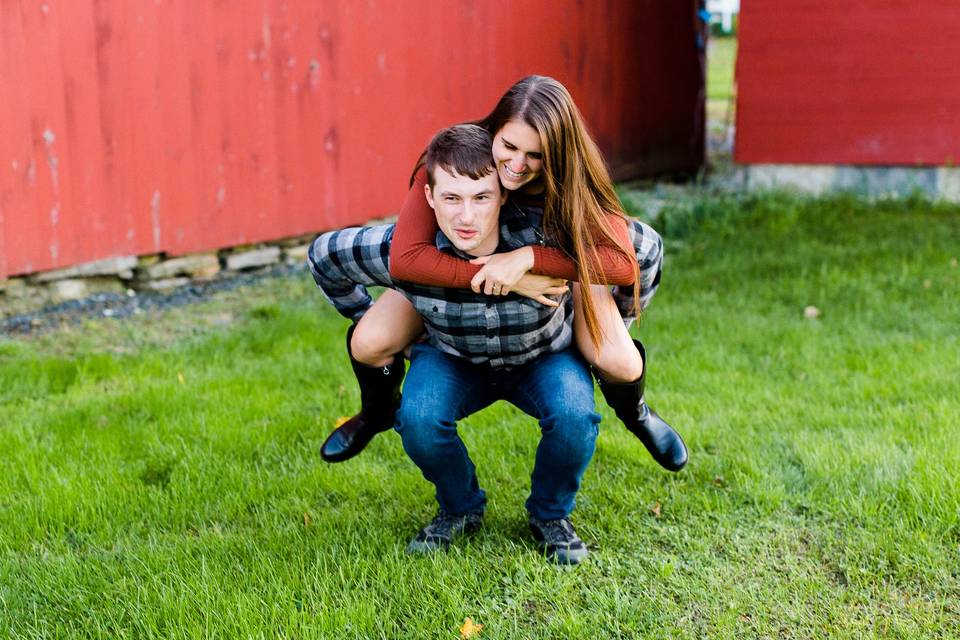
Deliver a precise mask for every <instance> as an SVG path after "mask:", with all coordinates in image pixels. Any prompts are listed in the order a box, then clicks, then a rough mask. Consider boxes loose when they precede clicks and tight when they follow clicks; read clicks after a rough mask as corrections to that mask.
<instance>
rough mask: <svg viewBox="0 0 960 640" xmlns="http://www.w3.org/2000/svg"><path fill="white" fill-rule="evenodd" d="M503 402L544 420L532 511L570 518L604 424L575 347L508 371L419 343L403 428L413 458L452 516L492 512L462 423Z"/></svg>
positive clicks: (402, 407)
mask: <svg viewBox="0 0 960 640" xmlns="http://www.w3.org/2000/svg"><path fill="white" fill-rule="evenodd" d="M496 400H506V401H508V402H510V403H512V404H513V405H515V406H516V407H518V408H519V409H520V410H522V411H524V412H525V413H527V414H529V415H531V416H533V417H534V418H537V419H538V420H539V421H540V432H541V435H540V444H539V446H538V447H537V455H536V460H535V462H534V465H533V474H532V476H531V478H530V497H529V498H528V499H527V505H526V506H527V511H529V512H530V513H531V514H532V515H533V516H534V517H536V518H539V519H541V520H554V519H557V518H564V517H566V516H568V515H570V512H571V511H572V510H573V507H574V502H575V498H576V495H577V490H578V489H579V488H580V479H581V478H582V477H583V472H584V471H586V469H587V465H588V464H590V458H591V457H592V456H593V450H594V444H595V442H596V439H597V433H598V427H597V425H598V424H599V423H600V416H599V414H597V413H596V411H594V405H593V379H592V378H591V377H590V371H589V368H588V367H587V364H586V362H584V360H583V357H582V356H581V355H580V353H579V352H578V351H577V350H576V349H574V348H570V349H566V350H564V351H561V352H560V353H553V354H550V355H546V356H542V357H540V358H537V359H536V360H534V361H533V362H530V363H528V364H526V365H523V366H520V367H514V368H511V369H509V370H506V369H491V368H490V367H489V366H486V365H475V364H471V363H469V362H467V361H466V360H463V359H460V358H456V357H454V356H451V355H448V354H446V353H443V352H442V351H439V350H438V349H436V348H434V347H432V346H430V345H428V344H424V343H420V344H416V345H414V347H413V352H412V354H411V357H410V370H409V371H408V372H407V379H406V382H405V384H404V387H403V402H402V403H401V405H400V412H399V416H398V424H397V427H396V429H397V431H398V432H399V433H400V437H401V438H402V440H403V448H404V450H405V451H406V452H407V455H409V456H410V458H411V459H412V460H413V462H414V463H415V464H416V465H417V466H418V467H419V468H420V471H422V472H423V476H424V477H425V478H426V479H427V480H429V481H430V482H432V483H433V484H434V486H435V487H436V490H437V493H436V495H437V502H439V503H440V508H441V509H443V510H444V511H446V512H448V513H452V514H464V513H480V512H482V511H483V510H484V507H485V506H486V501H487V499H486V495H485V494H484V492H483V490H482V489H481V488H480V485H479V483H478V482H477V474H476V469H475V467H474V465H473V461H471V460H470V456H469V454H468V453H467V448H466V446H465V445H464V444H463V440H461V439H460V436H459V434H458V433H457V420H459V419H461V418H464V417H466V416H468V415H470V414H471V413H475V412H477V411H479V410H481V409H483V408H484V407H487V406H489V405H491V404H493V402H495V401H496Z"/></svg>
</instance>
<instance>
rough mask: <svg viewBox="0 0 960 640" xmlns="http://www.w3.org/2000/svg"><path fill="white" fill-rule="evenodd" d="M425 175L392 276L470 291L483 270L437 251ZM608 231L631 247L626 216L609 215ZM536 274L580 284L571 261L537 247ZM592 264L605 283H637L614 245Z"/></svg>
mask: <svg viewBox="0 0 960 640" xmlns="http://www.w3.org/2000/svg"><path fill="white" fill-rule="evenodd" d="M426 183H427V174H426V170H425V169H424V168H423V167H421V168H420V169H419V170H418V171H417V173H416V176H415V177H414V182H413V186H412V187H411V188H410V191H409V192H408V193H407V197H406V198H405V199H404V201H403V206H402V207H401V208H400V215H399V216H398V218H397V226H396V229H395V231H394V233H393V243H392V244H391V247H390V276H391V277H392V278H393V279H395V280H403V281H406V282H416V283H418V284H425V285H429V286H435V287H452V288H455V289H468V288H469V287H470V280H471V279H472V278H473V276H475V275H476V274H477V272H478V271H479V270H480V268H481V267H480V265H476V264H471V263H470V262H468V261H466V260H461V259H460V258H457V257H454V256H451V255H448V254H446V253H443V252H441V251H440V250H439V249H437V246H436V244H435V242H436V237H437V230H438V226H437V219H436V216H434V213H433V210H432V209H431V208H430V205H429V204H427V199H426V197H424V193H423V187H424V185H425V184H426ZM606 222H607V224H608V229H609V230H610V231H611V232H612V233H613V235H614V236H615V237H617V238H619V239H620V242H621V246H623V247H631V246H632V243H631V242H630V235H629V233H628V232H627V225H626V224H625V223H624V220H623V218H622V217H620V216H618V215H616V214H612V213H611V214H608V216H607V220H606ZM532 249H533V268H532V269H531V272H532V273H538V274H542V275H547V276H553V277H555V278H563V279H565V280H578V276H577V268H576V265H575V264H574V261H573V259H572V258H570V256H568V255H567V254H566V253H564V252H563V251H562V250H560V249H557V248H554V247H543V246H533V247H532ZM595 257H596V263H595V264H594V265H593V266H594V267H595V269H596V272H597V273H599V274H600V275H601V276H602V278H603V280H604V281H605V282H606V284H618V285H628V284H633V274H634V271H633V265H632V264H631V263H630V258H628V256H626V255H624V254H623V252H621V251H619V250H617V249H616V248H615V247H614V246H612V245H610V244H606V243H602V239H601V242H598V245H597V247H596V256H595Z"/></svg>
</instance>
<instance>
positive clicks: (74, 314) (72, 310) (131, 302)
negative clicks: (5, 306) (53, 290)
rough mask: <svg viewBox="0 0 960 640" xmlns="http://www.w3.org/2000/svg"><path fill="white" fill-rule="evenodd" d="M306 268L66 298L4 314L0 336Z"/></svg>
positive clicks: (174, 302)
mask: <svg viewBox="0 0 960 640" xmlns="http://www.w3.org/2000/svg"><path fill="white" fill-rule="evenodd" d="M306 271H307V267H306V265H305V264H292V265H291V264H279V265H274V266H271V267H268V268H265V269H261V270H257V271H250V272H245V273H241V274H224V275H221V276H220V277H218V278H216V279H214V280H211V281H209V282H201V283H195V284H190V285H187V286H184V287H179V288H177V289H174V290H172V291H169V292H167V293H147V292H140V293H132V292H128V294H122V293H97V294H94V295H91V296H88V297H86V298H83V299H81V300H70V301H68V302H63V303H60V304H57V305H52V306H49V307H44V308H43V309H39V310H37V311H31V312H29V313H23V314H20V315H15V316H10V317H8V318H4V319H2V320H0V336H9V337H18V336H27V335H31V334H36V333H43V332H47V331H53V330H55V329H57V328H59V327H61V326H65V325H77V324H80V323H81V322H83V321H84V320H89V319H93V318H129V317H131V316H134V315H139V314H142V313H148V312H154V311H162V310H164V309H172V308H174V307H182V306H184V305H188V304H194V303H197V302H204V301H206V300H208V299H209V298H210V297H211V296H212V295H213V294H215V293H218V292H221V291H232V290H234V289H237V288H239V287H245V286H249V285H252V284H255V283H257V282H260V281H262V280H265V279H267V278H282V277H289V276H294V275H297V276H301V275H303V274H304V273H305V272H306Z"/></svg>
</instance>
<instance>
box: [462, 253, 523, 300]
mask: <svg viewBox="0 0 960 640" xmlns="http://www.w3.org/2000/svg"><path fill="white" fill-rule="evenodd" d="M470 262H471V263H472V264H480V265H483V267H482V268H481V269H480V271H478V272H477V275H475V276H473V279H472V280H470V288H471V289H473V292H474V293H480V292H481V291H482V292H483V293H485V294H486V295H488V296H489V295H494V296H505V295H507V294H508V293H510V292H511V291H514V290H515V285H516V284H517V282H519V281H520V278H522V277H523V275H524V274H526V273H527V272H528V271H530V269H532V268H533V248H532V247H521V248H519V249H514V250H513V251H508V252H506V253H495V254H493V255H490V256H483V257H482V258H474V259H473V260H471V261H470ZM518 293H519V292H518ZM521 295H523V294H521ZM527 297H530V296H527Z"/></svg>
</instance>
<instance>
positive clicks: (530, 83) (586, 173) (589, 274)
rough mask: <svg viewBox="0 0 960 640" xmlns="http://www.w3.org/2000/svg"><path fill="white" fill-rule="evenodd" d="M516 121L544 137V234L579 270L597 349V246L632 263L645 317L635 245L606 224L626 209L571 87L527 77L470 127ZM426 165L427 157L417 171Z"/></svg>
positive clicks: (494, 127) (636, 297)
mask: <svg viewBox="0 0 960 640" xmlns="http://www.w3.org/2000/svg"><path fill="white" fill-rule="evenodd" d="M511 120H516V121H518V122H523V123H525V124H527V125H529V126H531V127H533V128H534V129H535V130H536V131H537V133H538V134H540V144H541V145H542V147H543V171H542V173H541V180H542V181H543V184H544V196H545V203H544V210H543V226H544V230H545V231H546V232H548V233H553V234H556V236H557V237H558V238H559V240H560V246H561V248H562V249H563V250H564V251H566V252H567V254H568V255H570V257H571V258H572V259H573V261H574V264H575V265H576V269H577V279H578V280H579V281H580V294H581V298H582V300H583V312H584V315H585V319H586V322H587V330H588V332H589V333H590V340H591V341H592V342H593V345H594V347H595V348H599V345H600V342H601V339H602V337H603V335H602V331H601V329H600V323H599V321H598V320H597V312H596V305H595V304H594V300H593V295H592V293H591V291H590V285H591V284H592V283H594V282H603V278H602V277H601V274H599V273H597V271H596V269H595V267H594V262H595V260H591V259H590V258H591V257H594V256H595V252H596V248H597V245H598V244H605V245H610V246H614V247H616V248H617V250H618V251H620V252H621V253H623V254H624V255H625V256H627V257H628V258H629V263H630V264H631V265H633V271H634V287H633V306H634V311H635V312H636V313H637V314H638V315H639V312H640V292H639V282H640V272H639V268H638V267H637V257H636V253H635V252H634V250H633V247H632V246H623V245H622V244H621V241H620V239H619V238H617V237H615V236H614V235H613V234H612V233H611V231H610V230H609V229H608V227H607V225H606V215H607V214H608V213H612V214H616V215H619V216H621V217H622V218H623V219H624V221H626V215H625V214H624V213H623V205H622V204H621V203H620V198H618V197H617V194H616V192H615V191H614V189H613V182H612V181H611V180H610V172H609V171H608V170H607V165H606V163H605V162H604V161H603V156H602V155H601V154H600V150H599V149H598V148H597V145H596V143H595V142H594V141H593V138H591V137H590V134H589V133H588V132H587V127H586V124H585V123H584V121H583V116H581V115H580V111H579V110H578V109H577V106H576V105H575V104H574V102H573V98H572V97H571V96H570V93H569V92H568V91H567V89H566V87H564V86H563V85H562V84H560V83H559V82H557V81H556V80H554V79H553V78H548V77H546V76H527V77H526V78H522V79H521V80H519V81H518V82H517V83H516V84H514V85H513V86H512V87H510V88H509V89H508V90H507V92H506V93H505V94H503V97H502V98H500V101H499V102H497V105H496V106H495V107H494V108H493V111H491V112H490V113H489V114H488V115H487V116H486V117H485V118H482V119H480V120H477V121H475V122H472V123H470V124H476V125H479V126H481V127H483V128H484V129H486V130H487V131H489V132H490V134H491V135H494V136H495V135H496V134H497V133H498V132H499V131H500V129H502V128H503V126H504V125H505V124H506V123H507V122H509V121H511ZM421 164H423V156H421V157H420V161H419V162H418V163H417V168H419V166H420V165H421ZM414 173H416V169H415V170H414ZM412 182H413V178H412V176H411V183H412Z"/></svg>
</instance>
